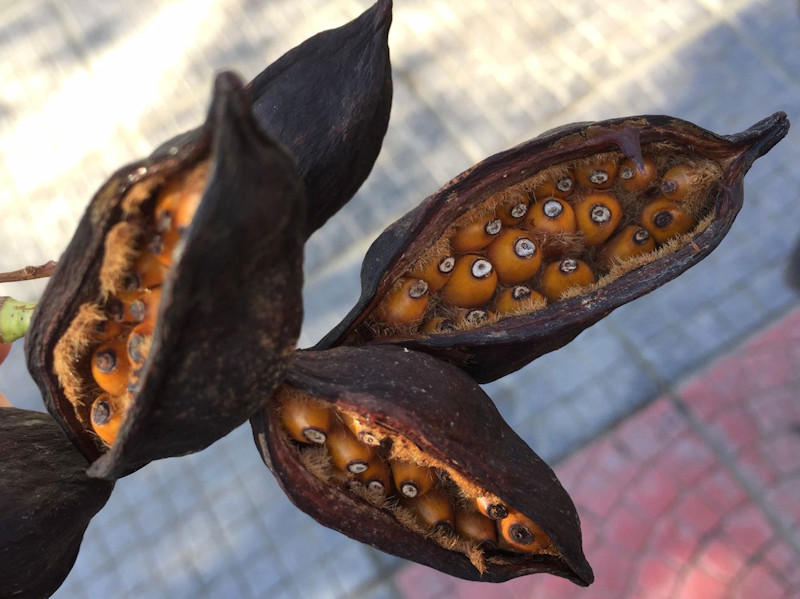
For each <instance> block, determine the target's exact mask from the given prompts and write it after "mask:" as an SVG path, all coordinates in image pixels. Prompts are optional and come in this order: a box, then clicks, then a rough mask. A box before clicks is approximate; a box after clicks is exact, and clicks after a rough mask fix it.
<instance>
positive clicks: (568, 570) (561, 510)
mask: <svg viewBox="0 0 800 599" xmlns="http://www.w3.org/2000/svg"><path fill="white" fill-rule="evenodd" d="M286 382H287V384H288V385H290V386H292V387H295V388H297V389H299V390H301V391H302V392H304V393H308V394H310V395H313V396H314V397H316V398H317V399H319V400H320V401H325V402H328V403H330V404H331V406H332V407H335V408H336V409H339V410H342V411H346V412H353V413H357V414H360V415H361V416H362V417H364V418H369V420H370V422H374V423H375V424H376V425H378V426H383V427H386V429H389V430H392V431H396V432H397V433H399V434H402V435H404V436H405V437H406V438H407V439H408V440H409V441H410V442H411V443H413V444H414V445H416V446H417V447H418V448H419V450H420V451H422V452H423V453H424V454H425V455H427V456H430V457H431V458H432V459H435V460H437V461H438V462H439V463H441V464H443V465H444V466H445V467H447V468H451V469H452V470H453V471H456V472H459V473H462V474H463V475H464V476H465V477H467V478H468V479H469V480H470V481H472V482H473V483H474V484H475V485H477V486H479V487H481V488H483V489H485V490H486V492H487V493H489V494H491V495H494V496H497V497H499V498H500V499H501V500H502V501H503V502H504V504H507V505H510V506H514V508H515V509H516V510H518V511H520V512H521V513H523V514H525V515H526V516H527V517H529V518H531V519H533V520H534V521H536V522H537V523H538V524H539V526H541V528H542V529H543V530H545V531H546V532H547V535H548V537H549V538H550V539H551V540H552V543H553V547H554V549H555V550H554V552H553V553H551V554H540V555H531V554H523V553H516V554H508V553H504V554H503V561H502V563H496V562H492V561H489V562H487V569H486V571H485V572H483V574H481V573H480V572H478V570H477V569H476V568H475V567H474V566H473V565H472V563H471V562H470V561H469V559H468V558H467V557H466V556H465V555H464V554H463V553H460V552H457V551H451V550H448V549H445V548H444V547H442V546H441V545H439V544H437V543H436V542H435V541H433V540H431V539H430V538H427V537H426V536H424V535H420V534H418V533H415V532H412V531H411V530H410V529H408V528H406V527H405V526H403V525H402V524H400V523H399V522H398V521H397V520H395V519H394V517H393V516H392V515H391V513H390V512H388V511H387V510H382V509H379V508H376V507H375V506H373V505H371V504H370V503H368V502H367V501H365V500H364V499H362V498H361V497H359V496H357V495H355V494H353V493H349V492H346V491H345V490H343V489H341V488H340V487H338V486H336V485H330V484H327V483H325V482H323V481H322V480H320V479H319V478H317V477H316V476H314V475H313V474H312V473H310V472H309V471H308V470H307V469H306V468H305V467H304V466H303V465H302V463H301V462H300V461H299V452H298V450H297V447H296V446H294V445H293V444H292V443H291V442H290V441H289V440H288V439H286V437H285V436H283V435H282V434H281V431H280V423H279V422H277V421H276V418H275V416H274V411H273V410H272V409H270V406H269V405H268V406H267V408H265V409H264V410H262V411H261V412H260V413H259V414H258V415H257V416H254V417H253V418H252V419H251V424H252V426H253V431H254V436H255V441H256V444H257V446H258V448H259V450H260V451H261V454H262V457H263V458H264V461H265V463H266V464H267V466H268V467H269V468H270V470H271V471H272V472H273V473H274V474H275V476H276V477H277V479H278V481H279V483H280V485H281V486H282V488H283V489H284V491H285V492H286V494H287V495H288V496H289V498H290V499H291V500H292V502H293V503H295V505H297V506H298V507H299V508H300V509H301V510H303V511H304V512H306V513H307V514H309V515H310V516H312V517H313V518H314V519H316V520H317V521H318V522H320V523H321V524H324V525H325V526H328V527H330V528H333V529H335V530H338V531H340V532H342V533H344V534H346V535H348V536H350V537H352V538H354V539H357V540H359V541H362V542H364V543H368V544H370V545H372V546H373V547H376V548H378V549H380V550H382V551H386V552H388V553H391V554H394V555H397V556H399V557H402V558H405V559H410V560H412V561H416V562H418V563H421V564H425V565H427V566H430V567H432V568H436V569H438V570H441V571H442V572H445V573H447V574H451V575H453V576H458V577H460V578H465V579H468V580H481V581H486V582H502V581H504V580H508V579H510V578H514V577H517V576H523V575H525V574H531V573H534V572H550V573H552V574H557V575H559V576H563V577H566V578H568V579H570V580H572V581H574V582H575V583H577V584H580V585H587V584H589V583H591V581H592V580H593V575H592V570H591V568H590V567H589V564H588V563H587V562H586V558H585V557H584V556H583V551H582V548H581V533H580V523H579V520H578V516H577V514H576V512H575V507H574V505H573V503H572V501H571V499H570V497H569V495H568V494H567V492H566V491H565V490H564V489H563V487H562V486H561V485H560V484H559V483H558V480H557V479H556V477H555V474H554V473H553V471H552V470H551V469H550V468H549V467H548V466H547V464H545V463H544V462H543V461H542V460H541V459H540V458H539V457H538V456H536V454H535V453H533V451H532V450H531V449H530V448H529V447H528V446H527V445H526V444H525V442H524V441H523V440H522V439H520V437H519V436H518V435H517V434H516V433H514V431H513V430H512V429H511V428H510V427H509V426H508V424H506V422H505V421H504V420H503V419H502V417H501V416H500V414H499V412H498V411H497V409H496V408H495V406H494V404H493V403H492V401H491V400H490V399H489V397H488V396H487V395H486V394H485V393H484V392H483V391H482V390H481V388H480V387H479V386H478V385H477V384H476V383H475V381H473V380H472V378H471V377H469V376H468V375H466V374H465V373H464V372H463V371H461V370H460V369H458V368H455V367H454V366H452V365H449V364H447V363H445V362H442V361H440V360H437V359H435V358H432V357H430V356H427V355H425V354H422V353H419V352H413V351H410V352H406V351H404V350H403V349H402V348H400V347H396V346H391V345H375V346H370V347H338V348H334V349H331V350H327V351H323V352H315V351H300V352H297V354H296V356H295V358H294V359H293V360H292V362H291V365H290V367H289V370H288V372H287V379H286ZM476 448H480V451H476Z"/></svg>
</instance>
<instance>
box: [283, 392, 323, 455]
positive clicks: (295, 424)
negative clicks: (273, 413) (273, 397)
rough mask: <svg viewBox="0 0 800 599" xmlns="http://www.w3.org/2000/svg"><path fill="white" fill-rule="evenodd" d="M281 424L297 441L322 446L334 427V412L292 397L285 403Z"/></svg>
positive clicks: (320, 405) (315, 403)
mask: <svg viewBox="0 0 800 599" xmlns="http://www.w3.org/2000/svg"><path fill="white" fill-rule="evenodd" d="M281 422H282V423H283V427H284V428H285V429H286V432H287V433H289V436H290V437H291V438H292V439H294V440H295V441H298V442H300V443H314V444H317V445H321V444H323V443H325V441H326V439H327V438H328V435H329V434H330V431H331V428H332V427H333V412H332V411H331V409H330V408H328V407H327V406H324V405H322V404H320V403H317V402H315V401H310V400H307V399H303V398H299V397H290V398H289V399H287V400H286V401H284V402H283V405H282V408H281Z"/></svg>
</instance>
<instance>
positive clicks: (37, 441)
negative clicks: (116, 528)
mask: <svg viewBox="0 0 800 599" xmlns="http://www.w3.org/2000/svg"><path fill="white" fill-rule="evenodd" d="M0 455H1V456H3V457H2V460H0V505H2V506H3V509H2V510H0V581H2V582H1V583H0V587H1V588H2V591H0V592H1V593H2V595H3V596H4V597H24V598H37V599H38V598H42V597H49V596H50V595H52V594H53V593H54V592H55V591H56V589H57V588H58V587H59V586H60V585H61V583H62V582H63V581H64V579H65V578H66V577H67V574H69V571H70V570H71V569H72V565H73V563H74V562H75V558H76V557H77V555H78V549H79V548H80V545H81V541H82V540H83V534H84V532H85V531H86V527H87V526H88V525H89V521H90V520H91V519H92V518H93V517H94V515H95V514H96V513H97V512H99V511H100V509H101V508H102V507H103V506H104V505H105V503H106V501H107V500H108V497H109V495H110V494H111V491H112V489H113V488H114V484H113V483H111V482H108V481H104V480H97V479H92V478H89V477H88V476H87V475H86V467H87V466H88V465H89V464H88V462H87V461H86V460H85V459H84V458H83V457H82V456H81V455H80V453H78V451H77V450H76V449H75V447H74V446H73V445H72V443H70V441H69V440H68V439H67V438H66V437H65V436H64V433H63V432H62V431H61V428H60V427H59V425H58V424H57V423H56V422H55V420H53V418H52V417H51V416H50V415H49V414H44V413H42V412H31V411H28V410H20V409H17V408H10V407H5V408H0Z"/></svg>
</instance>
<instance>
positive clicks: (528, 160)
mask: <svg viewBox="0 0 800 599" xmlns="http://www.w3.org/2000/svg"><path fill="white" fill-rule="evenodd" d="M788 128H789V123H788V120H787V118H786V115H785V114H784V113H781V112H779V113H776V114H774V115H772V116H770V117H768V118H766V119H764V120H763V121H761V122H759V123H756V124H755V125H753V126H752V127H751V128H749V129H747V130H746V131H743V132H741V133H737V134H735V135H726V136H722V135H716V134H714V133H711V132H709V131H707V130H704V129H702V128H700V127H698V126H696V125H693V124H691V123H688V122H686V121H682V120H680V119H676V118H672V117H668V116H652V115H648V116H636V117H627V118H619V119H613V120H608V121H602V122H597V123H590V124H585V123H584V124H575V125H567V126H564V127H560V128H558V129H555V130H553V131H549V132H547V133H545V134H543V135H542V136H540V137H538V138H536V139H533V140H531V141H529V142H526V143H523V144H521V145H519V146H516V147H514V148H512V149H510V150H507V151H505V152H501V153H499V154H496V155H495V156H492V157H490V158H487V159H486V160H484V161H483V162H481V163H479V164H477V165H475V166H474V167H472V168H471V169H469V170H468V171H466V172H465V173H463V174H462V175H460V176H458V177H456V178H455V179H453V180H452V181H451V182H450V183H448V184H447V185H445V186H444V187H443V188H441V189H440V190H439V191H437V192H436V193H435V194H433V195H432V196H431V197H429V198H428V199H426V200H425V201H424V202H423V203H422V204H421V205H420V206H419V207H417V208H416V209H415V210H413V211H411V212H410V213H408V214H407V215H406V216H404V217H403V218H401V219H400V220H399V221H397V222H396V223H394V224H393V225H391V226H390V227H389V228H388V229H387V230H386V231H384V233H383V234H382V235H381V236H380V237H378V239H377V240H376V241H375V242H374V243H373V245H372V247H371V248H370V250H369V251H368V252H367V255H366V257H365V259H364V263H363V268H362V271H361V284H362V293H361V297H360V298H359V300H358V302H357V303H356V305H355V306H354V307H353V309H352V310H351V311H350V313H349V314H348V315H347V316H346V317H345V318H344V320H343V321H342V322H341V323H340V324H339V325H337V326H336V327H335V328H334V329H333V330H332V331H331V332H330V333H329V334H328V335H327V336H326V337H325V338H324V339H322V340H321V341H320V342H319V343H318V344H317V345H316V346H315V349H325V348H330V347H334V346H337V345H341V344H360V343H365V342H371V341H373V340H374V341H379V342H382V343H383V342H388V343H397V344H401V345H403V346H404V347H406V348H408V349H414V350H419V351H425V352H429V353H431V354H433V355H436V356H439V357H441V358H442V359H445V360H448V361H450V362H452V363H455V364H458V365H459V366H461V367H462V368H464V369H465V370H466V371H467V372H469V373H470V374H472V376H473V377H475V378H476V380H478V381H479V382H489V381H492V380H495V379H497V378H499V377H501V376H504V375H506V374H508V373H510V372H513V371H515V370H517V369H518V368H520V367H522V366H524V365H525V364H527V363H528V362H530V361H531V360H533V359H535V358H537V357H538V356H540V355H542V354H544V353H547V352H549V351H552V350H554V349H557V348H559V347H561V346H563V345H565V344H566V343H568V342H569V341H571V340H572V339H574V338H575V336H576V335H578V333H580V332H581V331H583V330H584V329H586V328H587V327H589V326H591V325H592V324H594V323H595V322H597V321H598V320H600V319H601V318H603V317H605V316H606V315H608V314H609V313H610V312H611V311H612V310H614V309H615V308H617V307H619V306H621V305H623V304H625V303H627V302H629V301H631V300H633V299H635V298H637V297H639V296H642V295H644V294H646V293H649V292H651V291H652V290H654V289H655V288H656V287H659V286H660V285H663V284H664V283H666V282H667V281H669V280H671V279H673V278H675V277H676V276H678V275H679V274H681V273H682V272H684V271H685V270H687V269H688V268H690V267H691V266H693V265H695V264H697V263H698V262H699V261H700V260H702V259H703V258H704V257H705V256H707V255H708V254H709V253H710V252H711V251H712V250H713V249H714V248H715V247H716V246H717V245H718V244H719V243H720V241H721V240H722V238H723V237H724V236H725V234H726V233H727V231H728V230H729V229H730V227H731V225H732V224H733V220H734V218H735V217H736V215H737V214H738V212H739V210H740V209H741V206H742V202H743V186H742V180H743V178H744V176H745V174H746V173H747V171H748V170H749V168H750V166H751V165H752V164H753V162H754V161H755V160H756V159H757V158H759V157H760V156H762V155H764V154H765V153H766V152H768V151H769V150H770V149H771V148H772V147H773V146H774V145H775V144H776V143H777V142H778V141H780V140H781V139H782V138H783V137H784V136H785V135H786V133H787V131H788ZM659 153H661V154H659ZM665 153H666V154H665ZM608 154H614V155H618V156H619V160H620V162H621V161H622V160H624V159H626V158H627V159H630V160H631V161H633V163H634V164H635V165H636V166H637V168H638V167H639V166H641V167H642V168H644V164H643V156H644V155H647V156H656V155H658V156H659V157H660V156H662V155H664V156H665V157H666V158H668V159H669V160H672V161H673V162H674V161H676V160H679V159H682V158H681V157H683V156H687V157H688V158H687V159H691V160H692V161H699V162H703V161H708V162H711V163H713V165H714V168H715V170H716V175H715V178H714V182H713V184H712V185H709V186H707V187H705V188H704V189H705V190H706V191H705V195H704V196H703V197H702V198H701V201H700V202H699V203H698V204H699V205H701V208H702V209H701V210H699V211H698V213H702V215H703V216H702V218H700V219H699V220H698V225H697V226H696V227H695V229H694V230H693V233H692V235H691V236H690V237H689V236H687V238H685V240H684V238H681V241H680V243H676V244H675V247H674V249H671V251H669V252H660V253H658V254H655V253H654V255H653V258H652V259H651V260H649V261H648V260H642V263H641V264H640V265H639V267H637V268H636V269H632V270H630V271H628V272H624V273H623V274H621V275H620V276H619V277H618V278H613V277H607V278H604V279H603V281H602V284H601V285H599V286H598V287H597V288H592V289H593V290H592V291H590V292H586V293H584V294H582V295H580V296H578V297H570V298H569V299H564V300H559V301H557V302H552V303H551V304H549V305H548V306H547V307H546V308H545V309H543V310H536V311H534V312H531V313H530V314H527V315H522V316H516V317H514V318H513V319H502V318H501V319H498V320H496V321H495V322H492V323H490V324H487V325H485V326H483V327H479V328H476V329H469V330H458V331H454V332H452V333H445V334H437V335H426V336H422V335H420V336H414V335H409V336H407V337H405V338H404V337H402V336H399V337H396V338H393V339H391V340H389V339H385V338H381V337H380V335H377V336H376V335H375V333H374V331H373V330H372V329H371V328H370V326H369V320H368V319H369V315H370V313H371V312H372V311H373V310H374V309H375V306H376V305H377V303H378V302H379V301H380V299H381V298H382V297H383V296H384V295H385V294H386V293H387V291H388V290H389V288H391V286H392V285H393V284H394V281H396V280H397V278H398V277H400V276H403V273H405V272H407V271H408V270H409V269H410V268H412V267H413V265H414V264H415V262H416V261H417V260H418V259H419V257H420V256H422V255H423V254H424V252H425V251H427V250H428V248H430V247H433V246H434V245H435V244H436V243H437V241H438V240H439V239H440V238H441V237H442V236H443V235H445V234H446V232H447V231H448V230H449V228H450V227H451V226H452V223H453V222H455V221H457V220H458V219H459V218H462V217H463V215H464V214H466V213H468V212H470V211H475V210H480V209H481V208H482V206H483V202H484V201H485V200H486V198H491V197H495V195H496V194H501V193H502V194H510V193H513V192H514V191H515V190H516V189H517V188H520V189H527V188H526V185H528V182H529V181H531V180H532V179H531V177H538V176H539V175H537V173H546V172H548V169H553V171H554V172H556V171H559V172H563V169H564V168H567V167H569V165H575V164H583V163H589V162H592V160H593V157H596V156H599V155H608ZM642 193H646V192H642ZM643 200H644V198H642V199H641V200H639V201H643ZM627 205H628V200H627V198H626V206H627ZM531 211H533V206H532V207H531ZM626 217H627V218H629V219H630V220H631V222H633V221H635V220H636V217H635V216H633V215H632V214H631V213H627V214H626ZM651 234H652V231H651ZM581 249H582V248H580V247H568V248H567V249H565V251H564V252H565V255H573V251H574V252H576V253H578V254H580V252H581ZM451 278H452V277H451ZM444 289H445V290H446V289H447V286H445V287H444Z"/></svg>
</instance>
